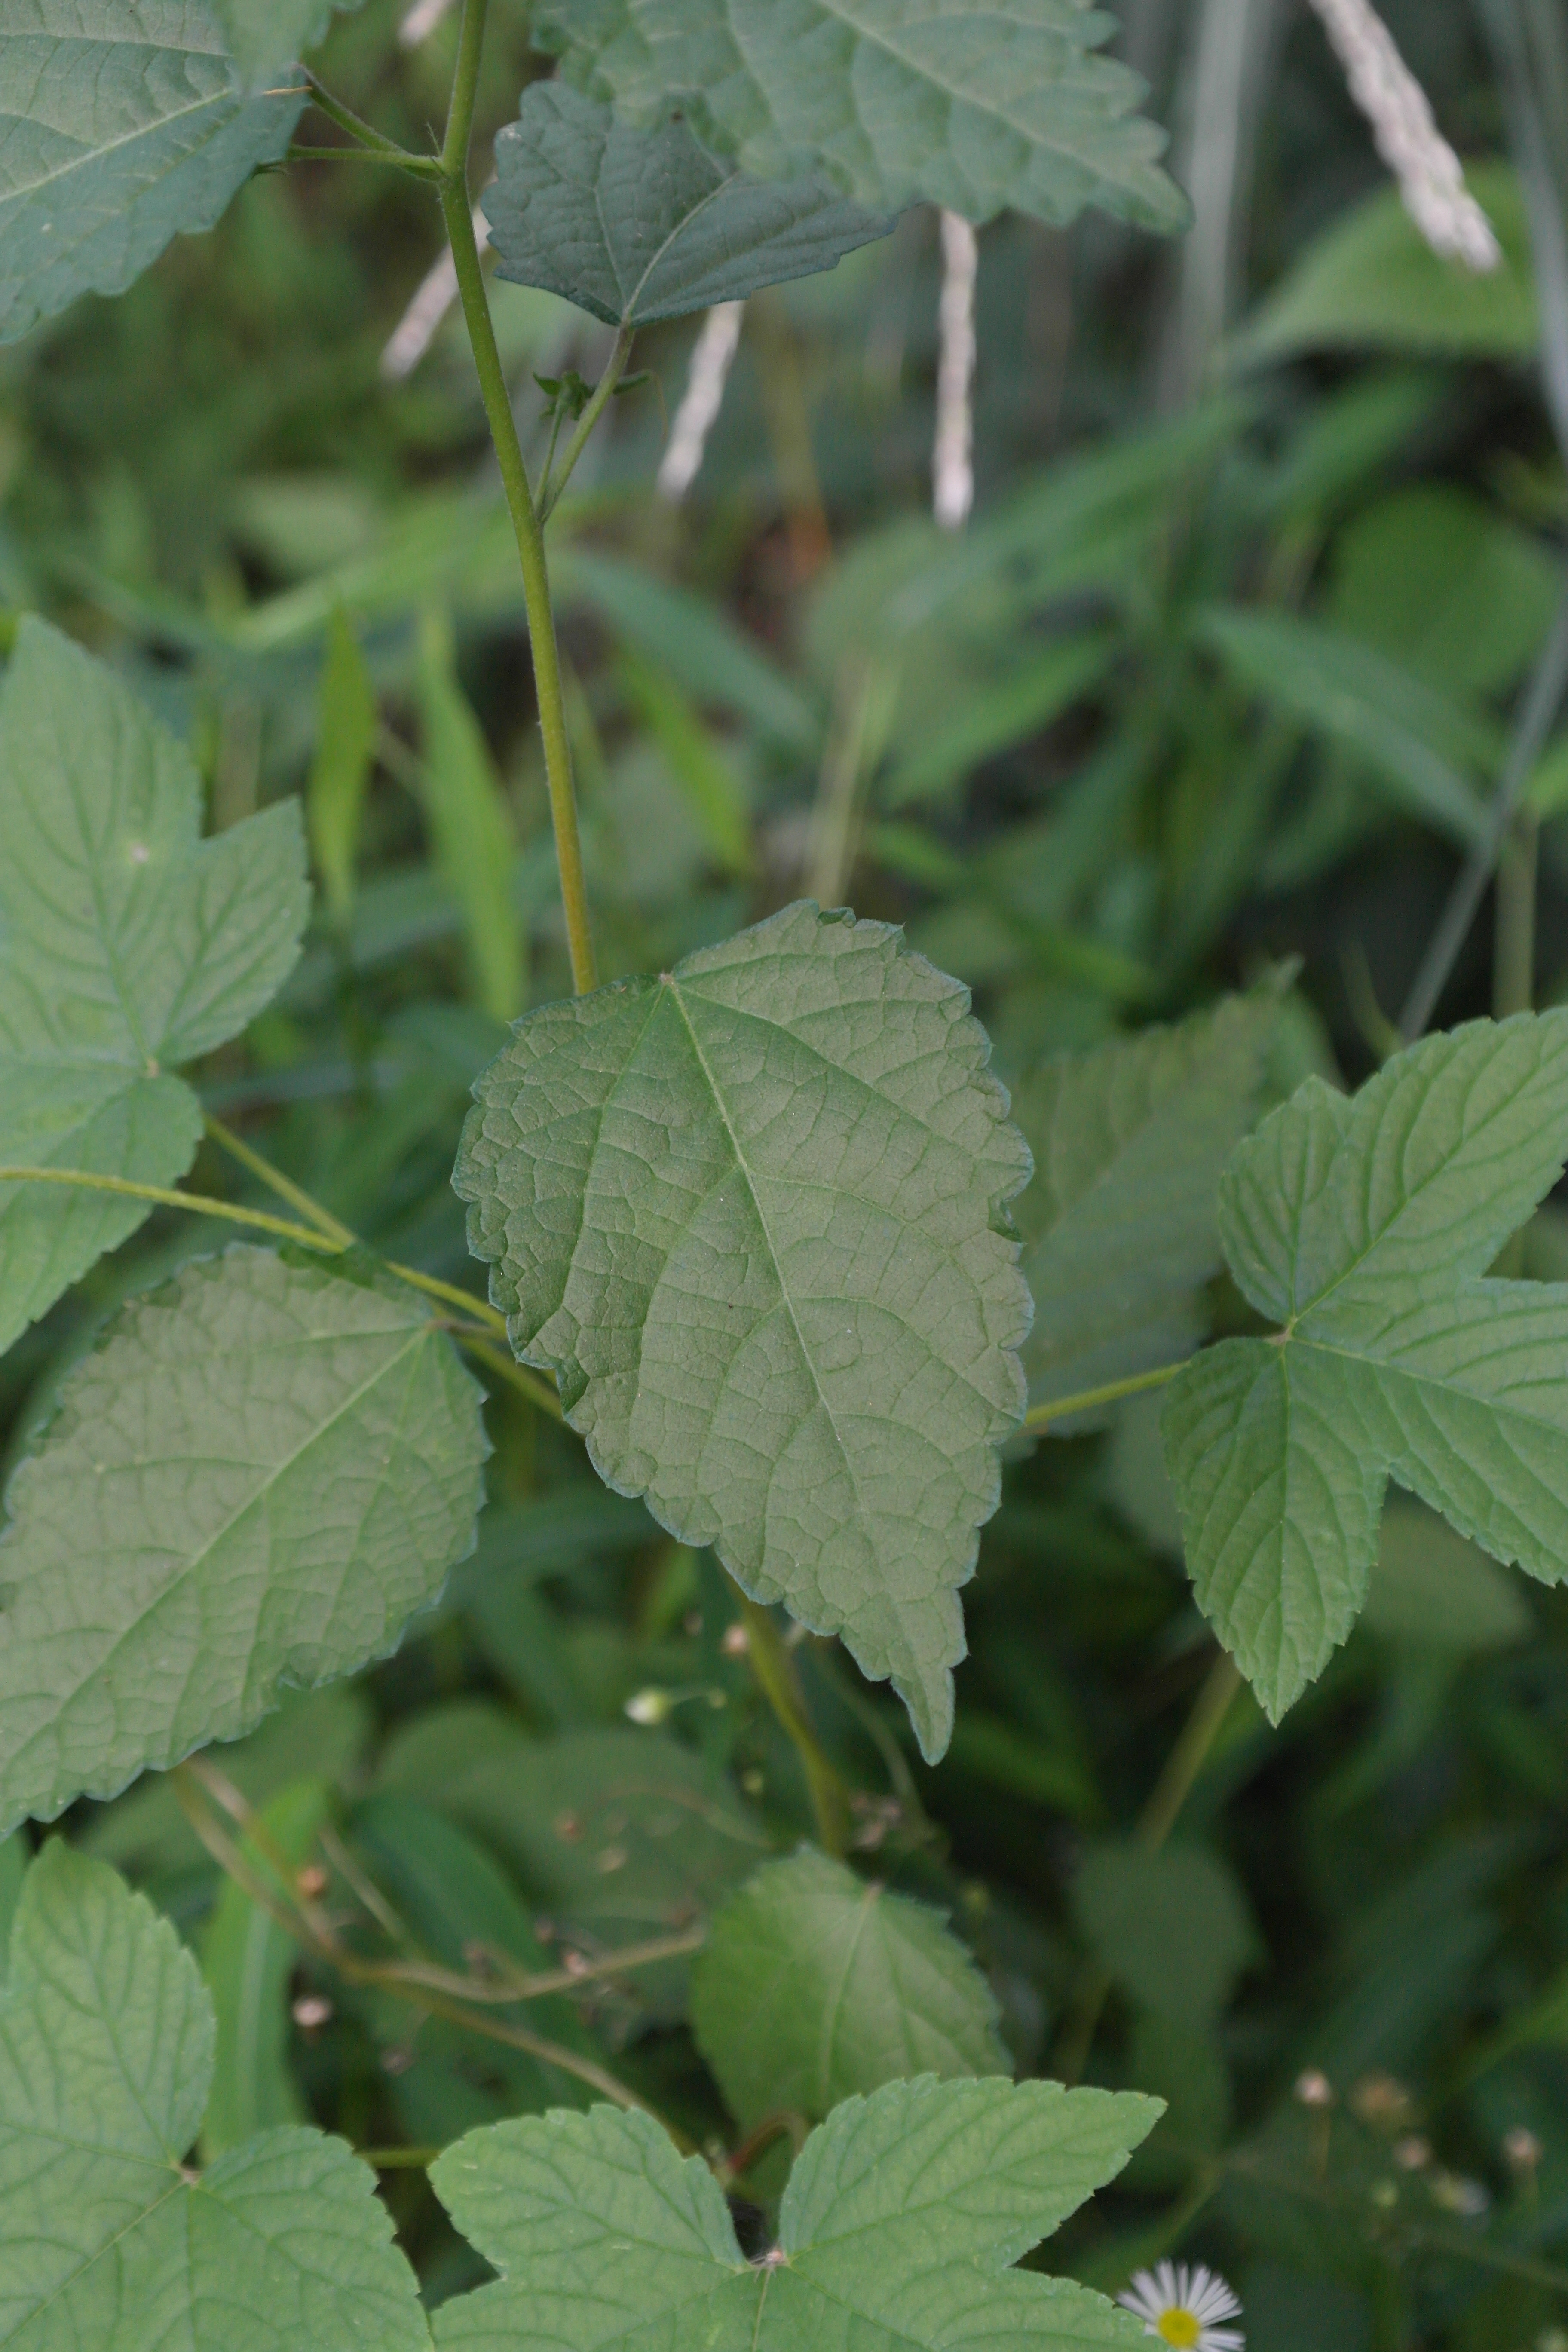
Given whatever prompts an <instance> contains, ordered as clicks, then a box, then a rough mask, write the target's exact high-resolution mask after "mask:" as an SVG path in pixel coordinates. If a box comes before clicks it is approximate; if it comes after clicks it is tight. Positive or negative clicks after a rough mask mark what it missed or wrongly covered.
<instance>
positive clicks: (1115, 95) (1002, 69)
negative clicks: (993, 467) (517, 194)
mask: <svg viewBox="0 0 1568 2352" xmlns="http://www.w3.org/2000/svg"><path fill="white" fill-rule="evenodd" d="M533 26H534V37H535V39H536V40H537V41H539V42H540V44H541V45H542V47H551V48H555V49H558V50H560V51H561V52H563V56H564V71H565V73H566V76H567V78H568V79H570V80H572V81H574V82H576V83H577V84H578V85H579V87H581V88H584V89H591V90H593V92H594V93H595V95H596V96H599V97H605V98H610V99H613V100H615V102H616V106H617V107H619V108H625V109H626V110H628V111H630V112H632V113H634V114H637V115H641V116H642V117H644V118H645V119H646V118H647V116H648V115H649V114H655V113H658V112H659V111H661V110H662V109H663V108H664V107H665V106H666V105H667V104H668V102H669V101H670V100H679V102H680V103H681V104H682V105H683V106H686V107H689V109H690V110H691V111H692V114H693V117H694V119H695V121H696V122H697V126H698V129H699V131H700V132H701V134H702V136H703V137H704V138H705V139H706V140H708V141H709V142H710V144H711V145H712V146H713V147H714V148H716V149H717V150H718V151H719V152H721V153H722V154H727V155H733V156H734V157H735V159H736V161H737V162H738V163H739V164H740V165H741V168H742V171H746V172H752V173H756V175H757V177H758V178H759V179H778V178H782V177H784V176H786V175H787V174H789V173H793V172H796V171H808V172H813V173H816V172H824V171H826V172H828V173H832V174H833V176H834V177H835V178H837V180H838V181H839V182H840V183H841V184H842V185H843V186H844V187H845V188H847V190H848V192H849V194H851V195H853V196H855V197H856V198H857V199H858V202H859V203H861V204H863V205H874V206H876V207H877V208H878V209H879V210H886V211H889V212H898V211H901V210H902V209H903V207H904V206H905V205H911V204H916V203H919V202H921V201H922V200H923V201H925V202H928V203H931V204H938V205H949V206H950V207H951V208H952V210H953V211H955V212H961V213H963V214H965V215H967V216H968V217H969V218H970V219H971V220H973V221H976V222H980V221H988V220H990V219H992V218H993V217H994V215H995V214H997V213H999V212H1003V211H1005V210H1006V209H1007V208H1008V207H1009V206H1011V207H1013V208H1015V209H1016V210H1017V211H1019V212H1026V213H1033V214H1034V215H1036V216H1037V218H1038V219H1040V220H1045V221H1049V222H1051V223H1052V224H1053V225H1054V226H1062V225H1064V224H1065V223H1066V222H1068V221H1070V220H1073V219H1076V217H1077V216H1078V215H1079V213H1080V212H1081V211H1082V210H1083V208H1084V206H1085V205H1100V206H1101V208H1102V209H1103V210H1104V211H1106V212H1108V213H1110V214H1111V215H1114V217H1115V218H1116V219H1118V220H1128V221H1135V222H1138V223H1139V224H1140V225H1142V226H1143V227H1146V228H1154V229H1164V230H1169V229H1178V228H1181V227H1183V226H1184V225H1185V223H1186V220H1187V217H1188V214H1187V205H1186V200H1185V198H1184V196H1183V195H1182V194H1181V193H1180V192H1179V190H1178V189H1177V188H1176V187H1175V186H1174V184H1173V183H1172V182H1171V181H1170V180H1169V179H1168V178H1167V177H1166V175H1165V173H1163V171H1162V170H1161V169H1160V167H1159V164H1158V163H1157V161H1156V159H1157V157H1158V156H1159V155H1160V154H1161V152H1163V148H1164V145H1165V139H1164V134H1163V131H1159V130H1158V129H1157V128H1156V127H1155V125H1154V124H1153V123H1152V122H1147V121H1144V120H1143V119H1142V116H1140V115H1138V114H1135V113H1134V112H1133V109H1134V108H1135V107H1136V106H1137V104H1138V101H1139V100H1140V99H1141V98H1142V96H1143V94H1144V86H1143V84H1142V81H1140V80H1139V79H1138V77H1137V75H1135V74H1132V73H1130V72H1129V71H1128V70H1127V68H1126V67H1125V66H1121V65H1117V64H1115V63H1113V62H1112V61H1111V60H1110V59H1109V58H1100V57H1097V56H1096V55H1095V54H1094V52H1095V50H1096V49H1097V48H1098V47H1099V46H1100V43H1101V42H1102V41H1103V40H1104V39H1105V38H1106V37H1107V36H1108V34H1109V33H1110V30H1111V29H1112V28H1111V25H1110V20H1109V19H1108V18H1105V17H1101V16H1092V15H1090V14H1089V12H1088V11H1087V10H1085V9H1083V8H1082V7H1080V6H1079V5H1077V0H998V5H994V6H993V7H990V8H988V9H986V10H985V11H984V13H981V12H977V11H976V9H975V8H974V6H973V0H542V5H540V6H539V7H537V8H536V9H535V11H534V17H533Z"/></svg>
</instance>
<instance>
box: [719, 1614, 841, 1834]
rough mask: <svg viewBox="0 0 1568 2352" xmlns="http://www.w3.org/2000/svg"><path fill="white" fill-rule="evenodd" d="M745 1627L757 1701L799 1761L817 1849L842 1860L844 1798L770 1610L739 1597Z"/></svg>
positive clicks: (793, 1664)
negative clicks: (768, 1712)
mask: <svg viewBox="0 0 1568 2352" xmlns="http://www.w3.org/2000/svg"><path fill="white" fill-rule="evenodd" d="M741 1612H742V1617H743V1618H744V1620H745V1626H746V1653H747V1655H748V1656H749V1657H750V1659H751V1662H752V1673H753V1674H754V1675H756V1678H757V1683H758V1685H759V1687H760V1688H761V1690H762V1693H763V1697H764V1698H765V1699H766V1700H767V1702H768V1705H769V1706H771V1707H772V1708H773V1713H774V1715H775V1716H777V1717H778V1719H779V1722H780V1724H781V1725H782V1726H783V1727H784V1731H785V1733H786V1734H787V1736H788V1738H789V1739H790V1741H791V1743H792V1745H793V1746H794V1748H795V1754H796V1755H797V1756H798V1757H799V1758H800V1762H801V1769H802V1770H803V1771H804V1773H805V1784H806V1787H807V1789H808V1790H810V1792H811V1808H812V1811H813V1812H814V1813H815V1814H816V1835H817V1843H819V1844H820V1845H821V1847H822V1850H823V1852H824V1853H830V1854H834V1855H836V1856H838V1855H842V1854H844V1853H846V1852H847V1849H848V1845H849V1792H848V1790H847V1789H846V1787H845V1785H844V1783H843V1781H842V1780H840V1778H839V1776H838V1773H837V1769H836V1768H835V1767H834V1765H833V1763H832V1761H831V1759H829V1757H828V1756H827V1753H826V1750H825V1748H823V1746H822V1743H821V1741H820V1740H819V1739H818V1738H817V1736H816V1726H815V1725H814V1724H813V1722H812V1720H811V1717H810V1716H809V1715H808V1714H807V1713H806V1708H805V1696H803V1694H802V1691H801V1687H800V1681H799V1677H798V1676H797V1675H796V1674H795V1661H794V1660H793V1659H792V1658H791V1656H790V1654H789V1652H788V1651H787V1650H786V1649H785V1648H784V1643H783V1642H782V1641H781V1640H780V1638H779V1629H778V1626H777V1625H776V1624H775V1622H773V1612H772V1611H771V1610H768V1609H764V1608H763V1605H762V1603H761V1602H760V1601H753V1600H752V1599H751V1598H750V1596H749V1595H748V1594H746V1593H742V1595H741Z"/></svg>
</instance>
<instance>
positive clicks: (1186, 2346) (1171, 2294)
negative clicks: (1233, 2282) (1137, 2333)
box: [1116, 2263, 1247, 2352]
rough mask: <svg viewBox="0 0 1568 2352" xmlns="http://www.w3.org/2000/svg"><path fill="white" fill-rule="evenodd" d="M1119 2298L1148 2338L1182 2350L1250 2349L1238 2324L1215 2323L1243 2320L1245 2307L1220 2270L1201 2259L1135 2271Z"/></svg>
mask: <svg viewBox="0 0 1568 2352" xmlns="http://www.w3.org/2000/svg"><path fill="white" fill-rule="evenodd" d="M1116 2300H1117V2302H1118V2303H1119V2304H1121V2305H1122V2307H1123V2309H1124V2310H1127V2311H1130V2312H1131V2313H1132V2315H1133V2316H1134V2317H1135V2318H1137V2319H1141V2320H1142V2322H1143V2333H1144V2335H1145V2336H1155V2337H1157V2338H1158V2340H1159V2341H1160V2342H1161V2343H1162V2344H1173V2345H1178V2346H1179V2347H1181V2352H1246V2347H1247V2338H1246V2336H1243V2335H1242V2333H1241V2331H1240V2329H1239V2328H1236V2327H1216V2326H1215V2325H1214V2322H1215V2320H1216V2319H1239V2318H1240V2316H1241V2305H1240V2304H1239V2303H1237V2299H1236V2297H1235V2295H1233V2294H1232V2293H1231V2291H1230V2289H1229V2287H1227V2286H1226V2283H1225V2281H1224V2279H1222V2278H1221V2277H1220V2276H1219V2274H1218V2273H1217V2272H1215V2271H1211V2270H1205V2267H1204V2265H1203V2263H1198V2264H1197V2265H1196V2267H1195V2268H1194V2269H1192V2270H1189V2269H1188V2268H1187V2265H1186V2263H1183V2264H1182V2266H1181V2268H1180V2269H1179V2270H1178V2269H1177V2267H1176V2265H1175V2263H1157V2264H1156V2266H1155V2268H1154V2269H1153V2270H1152V2271H1135V2272H1134V2273H1133V2274H1132V2277H1131V2280H1130V2281H1129V2283H1128V2285H1127V2289H1126V2292H1125V2293H1124V2294H1119V2295H1118V2296H1117V2298H1116Z"/></svg>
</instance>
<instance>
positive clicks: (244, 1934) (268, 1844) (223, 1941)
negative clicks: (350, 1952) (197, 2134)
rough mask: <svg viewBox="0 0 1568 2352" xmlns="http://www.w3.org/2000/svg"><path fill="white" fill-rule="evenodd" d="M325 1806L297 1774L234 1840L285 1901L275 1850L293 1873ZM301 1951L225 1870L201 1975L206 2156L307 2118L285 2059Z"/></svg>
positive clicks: (311, 1844) (315, 1785)
mask: <svg viewBox="0 0 1568 2352" xmlns="http://www.w3.org/2000/svg"><path fill="white" fill-rule="evenodd" d="M327 1805H328V1792H327V1790H326V1788H325V1786H324V1785H323V1783H322V1782H321V1781H320V1780H297V1781H295V1782H294V1784H293V1786H292V1787H290V1788H288V1789H285V1790H282V1792H281V1794H279V1796H277V1797H274V1799H273V1800H272V1802H271V1803H270V1804H269V1805H267V1806H265V1807H264V1808H263V1810H262V1811H261V1813H260V1814H259V1815H258V1823H257V1829H256V1832H254V1833H252V1834H250V1835H247V1836H246V1837H245V1838H243V1839H242V1840H241V1842H240V1852H241V1853H242V1854H243V1855H244V1858H245V1863H246V1866H247V1869H248V1870H249V1871H250V1872H251V1873H252V1874H254V1875H255V1876H256V1877H257V1878H258V1879H259V1880H260V1881H261V1883H262V1885H264V1886H267V1887H268V1889H269V1891H270V1892H271V1893H272V1894H273V1895H275V1897H276V1898H278V1899H279V1900H280V1901H282V1902H284V1903H287V1902H289V1900H290V1899H291V1898H292V1896H293V1895H294V1892H295V1890H294V1888H293V1886H292V1885H288V1884H279V1878H278V1873H277V1871H276V1869H275V1867H274V1858H275V1857H276V1856H277V1855H279V1854H281V1855H282V1856H283V1858H284V1859H285V1860H286V1861H287V1862H288V1863H289V1865H290V1868H291V1869H293V1870H296V1871H298V1870H300V1869H302V1868H303V1866H304V1865H305V1864H306V1863H308V1862H310V1861H311V1860H312V1859H313V1858H314V1855H315V1851H316V1841H317V1838H318V1836H319V1835H320V1833H321V1824H322V1822H324V1821H325V1820H326V1818H327ZM299 1957H300V1951H299V1946H298V1945H297V1944H296V1942H295V1940H294V1938H293V1937H292V1936H290V1935H289V1932H288V1930H287V1929H286V1928H285V1927H280V1926H279V1923H278V1921H277V1920H276V1919H275V1918H274V1917H273V1916H272V1914H271V1912H270V1911H268V1909H267V1908H266V1907H265V1906H263V1905H262V1904H260V1903H258V1902H257V1901H256V1899H255V1897H254V1896H253V1895H249V1894H247V1891H246V1889H245V1888H244V1887H243V1886H242V1885H240V1884H239V1881H238V1880H237V1879H236V1878H226V1879H225V1880H224V1882H223V1884H222V1885H221V1886H220V1887H219V1889H218V1896H217V1901H216V1903H215V1904H214V1906H213V1907H212V1911H211V1913H210V1914H209V1916H208V1917H207V1920H206V1924H205V1927H204V1928H203V1930H202V1937H201V1962H202V1975H203V1977H204V1979H205V1982H206V1986H207V1990H208V1991H209V1992H210V1993H211V1995H212V2003H213V2012H214V2016H215V2018H216V2024H217V2040H216V2048H215V2051H214V2067H213V2084H212V2091H211V2094H210V2095H209V2097H208V2100H207V2113H206V2121H205V2125H204V2126H203V2129H202V2154H203V2156H204V2157H205V2158H206V2160H207V2161H208V2162H209V2163H210V2162H211V2160H212V2159H213V2158H214V2157H217V2156H222V2155H223V2154H224V2152H225V2151H226V2149H228V2148H231V2147H238V2146H239V2145H240V2143H241V2142H242V2141H244V2140H247V2139H248V2138H249V2137H250V2135H251V2134H252V2132H258V2131H269V2130H272V2129H274V2128H276V2127H277V2126H280V2125H283V2124H298V2123H303V2122H304V2120H305V2103H304V2100H303V2099H302V2098H301V2097H300V2090H299V2086H298V2084H296V2082H295V2080H294V2074H293V2070H292V2068H291V2066H290V2065H289V2040H290V2035H291V2032H292V2028H291V2025H290V2021H289V1982H290V1979H291V1978H292V1976H293V1973H294V1965H295V1962H296V1961H297V1960H298V1958H299Z"/></svg>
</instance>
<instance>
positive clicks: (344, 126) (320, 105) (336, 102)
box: [305, 70, 437, 173]
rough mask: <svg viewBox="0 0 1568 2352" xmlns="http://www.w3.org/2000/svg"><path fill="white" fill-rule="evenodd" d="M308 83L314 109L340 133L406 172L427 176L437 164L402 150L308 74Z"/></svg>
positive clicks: (431, 157) (432, 157)
mask: <svg viewBox="0 0 1568 2352" xmlns="http://www.w3.org/2000/svg"><path fill="white" fill-rule="evenodd" d="M305 79H306V81H307V82H308V83H309V84H310V103H311V105H312V106H313V107H315V108H316V110H317V111H318V112H319V113H321V114H324V115H325V116H326V118H327V120H328V121H329V122H335V123H336V124H337V126H338V129H339V130H340V131H347V132H348V134H349V137H350V138H351V139H353V140H355V141H356V142H358V144H359V145H360V146H361V147H363V148H367V149H368V150H369V151H370V152H372V153H373V154H376V155H384V156H385V157H386V159H387V161H388V162H389V163H401V164H402V165H403V166H404V168H405V170H407V169H410V168H412V169H414V170H416V171H419V172H423V173H428V171H429V169H430V167H431V166H432V165H437V157H436V156H434V155H416V153H415V152H414V151H413V149H412V148H410V147H400V146H399V145H398V143H397V142H396V140H395V139H389V138H388V137H387V135H386V133H385V131H378V130H377V129H376V127H375V125H374V122H367V121H365V120H364V117H363V115H360V114H356V113H355V112H354V110H353V107H352V106H345V105H344V104H343V102H342V99H341V98H334V97H333V96H332V93H331V90H330V89H323V88H322V86H321V83H320V82H319V81H318V80H317V79H316V77H315V75H314V74H313V73H310V71H308V70H307V72H306V75H305Z"/></svg>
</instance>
